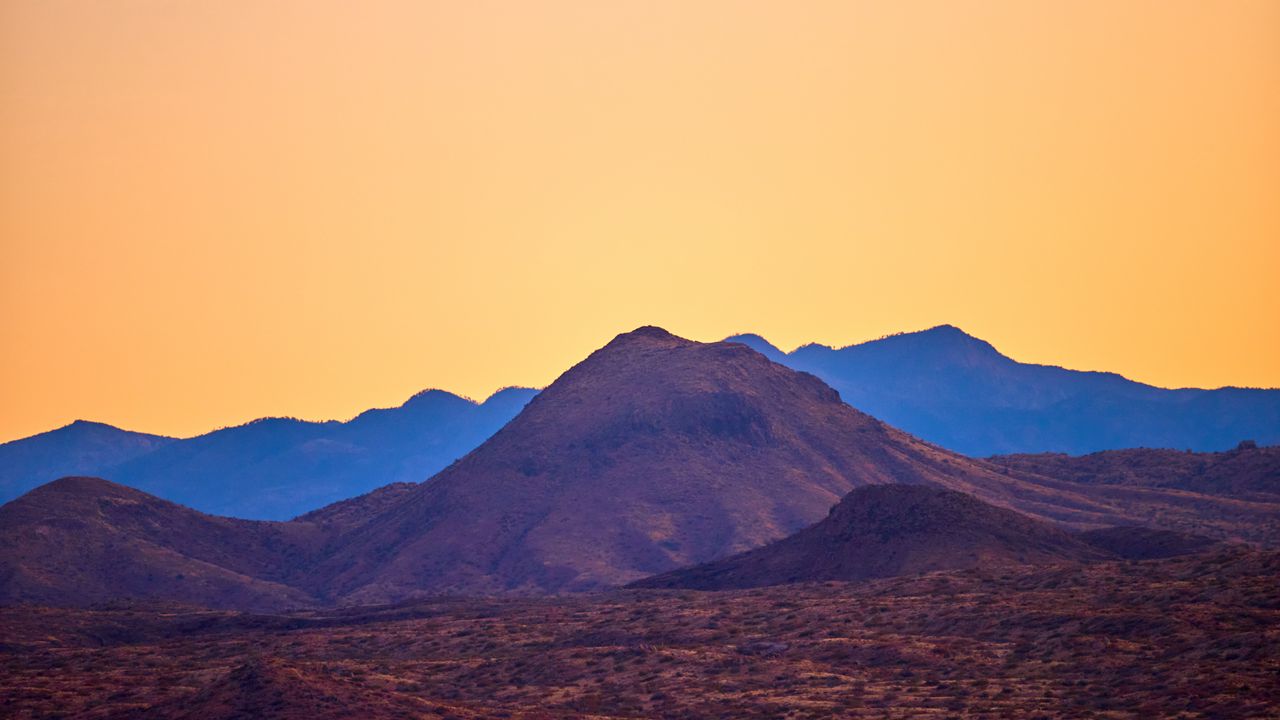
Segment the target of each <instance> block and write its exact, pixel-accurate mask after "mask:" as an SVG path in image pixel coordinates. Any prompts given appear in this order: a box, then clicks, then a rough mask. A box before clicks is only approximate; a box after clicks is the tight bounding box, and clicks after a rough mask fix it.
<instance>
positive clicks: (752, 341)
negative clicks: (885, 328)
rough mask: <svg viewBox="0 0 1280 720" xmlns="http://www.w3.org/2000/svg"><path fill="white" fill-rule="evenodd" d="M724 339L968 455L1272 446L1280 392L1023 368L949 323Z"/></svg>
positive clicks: (1278, 433)
mask: <svg viewBox="0 0 1280 720" xmlns="http://www.w3.org/2000/svg"><path fill="white" fill-rule="evenodd" d="M728 341H729V342H740V343H743V344H745V345H748V346H749V347H752V348H753V349H755V350H757V351H759V352H761V353H762V354H764V355H766V356H767V357H769V358H770V359H771V360H773V361H775V362H779V363H782V364H784V365H787V366H788V367H791V368H794V369H796V370H803V371H805V372H809V373H813V374H814V375H817V376H818V377H820V378H822V379H823V380H824V381H826V382H827V383H828V384H830V385H831V386H832V387H834V388H835V389H836V390H838V391H839V392H840V395H841V397H843V398H844V399H845V401H846V402H848V403H850V404H851V405H853V406H854V407H856V408H858V409H859V410H862V411H863V412H866V413H869V414H871V415H873V416H875V417H877V418H879V419H881V420H883V421H885V422H887V423H889V424H890V425H893V426H895V427H899V428H902V429H903V430H905V431H907V432H909V433H912V434H913V435H916V436H918V437H921V438H923V439H925V440H928V441H929V442H933V443H937V444H938V445H941V446H943V447H946V448H949V449H951V450H954V451H956V452H960V453H964V454H966V455H971V456H977V457H985V456H988V455H996V454H1007V453H1040V452H1061V453H1070V454H1077V455H1078V454H1082V453H1090V452H1095V451H1099V450H1110V449H1118V448H1131V447H1162V448H1173V449H1177V450H1183V449H1187V448H1190V449H1192V450H1200V451H1211V450H1226V449H1228V448H1231V447H1234V446H1235V445H1236V444H1237V443H1238V442H1239V441H1241V440H1244V439H1252V440H1256V441H1257V442H1258V443H1260V444H1264V445H1269V444H1276V443H1280V390H1255V389H1241V388H1221V389H1217V390H1196V389H1179V390H1166V389H1161V388H1157V387H1152V386H1150V385H1144V384H1142V383H1138V382H1134V381H1132V380H1128V379H1126V378H1124V377H1121V376H1120V375H1116V374H1114V373H1103V372H1081V371H1076V370H1066V369H1063V368H1060V367H1053V366H1048V365H1032V364H1026V363H1020V362H1017V361H1015V360H1012V359H1010V358H1008V357H1006V356H1004V355H1002V354H1000V352H999V351H997V350H996V349H995V348H994V347H992V346H991V344H990V343H987V342H985V341H983V340H979V339H977V338H975V337H972V336H970V335H967V334H966V333H964V332H963V331H961V330H960V329H958V328H955V327H952V326H950V325H942V326H939V327H935V328H932V329H930V330H924V331H921V332H914V333H905V334H902V335H893V336H890V337H886V338H882V339H880V340H874V341H871V342H867V343H862V344H860V345H851V346H849V347H845V348H840V349H835V348H830V347H826V346H823V345H817V344H811V345H805V346H802V347H800V348H797V349H796V350H795V351H793V352H790V353H784V352H782V351H780V350H778V349H777V348H776V347H774V346H773V345H771V344H769V343H768V341H766V340H765V339H764V338H762V337H760V336H759V335H736V336H733V337H731V338H728Z"/></svg>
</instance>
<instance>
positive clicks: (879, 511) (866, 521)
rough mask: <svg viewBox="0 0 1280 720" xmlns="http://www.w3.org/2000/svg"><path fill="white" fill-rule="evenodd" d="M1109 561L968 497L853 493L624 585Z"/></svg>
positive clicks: (900, 491) (891, 489)
mask: <svg viewBox="0 0 1280 720" xmlns="http://www.w3.org/2000/svg"><path fill="white" fill-rule="evenodd" d="M1115 557H1116V556H1115V555H1112V554H1110V553H1108V552H1106V551H1103V550H1099V549H1098V548H1096V547H1093V546H1090V545H1089V544H1086V543H1085V542H1084V541H1082V540H1081V539H1080V538H1078V537H1076V536H1074V535H1072V534H1070V533H1068V532H1066V531H1064V530H1062V529H1061V528H1058V527H1055V526H1053V525H1050V524H1049V523H1046V522H1043V521H1039V520H1034V519H1032V518H1029V517H1026V516H1025V515H1021V514H1019V513H1017V512H1014V511H1012V510H1006V509H1004V508H998V507H995V506H993V505H990V504H988V503H984V502H982V501H981V500H978V499H977V498H974V497H972V496H970V495H965V494H963V493H958V492H955V491H952V490H942V489H939V488H933V487H925V486H912V485H888V486H876V487H864V488H858V489H855V490H854V491H852V492H850V493H849V494H848V495H846V496H845V498H844V499H843V500H841V501H840V502H839V504H837V505H836V506H835V507H833V508H832V509H831V513H830V514H829V515H828V516H827V517H826V518H825V519H823V520H822V521H821V522H818V523H817V524H815V525H813V526H811V527H808V528H805V529H804V530H801V531H800V532H798V533H796V534H794V535H791V536H788V537H786V538H783V539H781V540H778V541H776V542H773V543H770V544H768V545H765V546H764V547H761V548H757V549H755V550H750V551H747V552H745V553H741V554H739V555H734V556H731V557H728V558H725V559H723V560H717V561H715V562H711V563H707V564H704V565H698V566H695V567H691V568H685V569H682V570H676V571H674V572H670V573H665V574H663V575H658V576H656V577H652V578H645V579H643V580H639V581H637V582H634V583H632V584H631V585H630V586H629V587H633V588H690V589H695V590H727V589H735V588H749V587H759V586H763V585H782V584H786V583H795V582H820V581H826V580H867V579H870V578H881V577H892V576H895V575H918V574H920V573H925V572H933V571H936V570H964V569H968V568H975V567H977V568H995V567H1003V566H1012V565H1046V564H1053V563H1062V562H1091V561H1098V560H1104V559H1114V558H1115Z"/></svg>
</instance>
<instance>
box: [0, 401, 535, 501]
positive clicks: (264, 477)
mask: <svg viewBox="0 0 1280 720" xmlns="http://www.w3.org/2000/svg"><path fill="white" fill-rule="evenodd" d="M535 394H536V391H535V390H530V389H527V388H507V389H505V390H501V391H499V392H497V393H495V394H494V395H493V396H491V397H490V398H489V399H488V400H485V401H484V402H483V403H476V402H472V401H471V400H467V399H465V398H461V397H458V396H457V395H453V394H451V393H447V392H444V391H441V390H428V391H425V392H422V393H419V394H417V395H415V396H413V397H412V398H410V399H409V400H407V401H406V402H405V403H404V404H403V405H401V406H399V407H396V408H388V409H376V410H368V411H366V412H363V413H361V414H360V415H358V416H356V417H355V418H353V419H351V420H348V421H346V422H335V421H330V422H308V421H304V420H296V419H292V418H264V419H261V420H255V421H253V422H251V423H247V424H245V425H240V426H236V427H230V428H223V429H221V430H216V431H214V432H210V433H206V434H204V435H200V436H197V437H193V438H188V439H181V440H179V439H174V438H166V437H159V436H154V435H143V434H139V433H132V432H128V431H125V430H120V429H118V428H114V427H111V426H109V425H103V424H101V423H87V422H83V421H81V422H75V423H72V424H71V425H68V426H66V427H63V428H60V429H58V430H54V431H51V432H47V433H43V434H41V435H36V436H34V437H30V438H26V439H24V440H18V441H15V442H10V443H5V444H4V445H0V502H5V501H8V500H10V499H12V498H14V497H17V496H18V495H21V494H22V493H24V492H26V491H27V490H30V489H32V488H34V487H36V486H38V485H40V484H41V483H45V482H48V481H50V480H53V479H55V478H58V477H63V476H68V475H91V476H96V477H103V478H109V479H111V480H112V481H114V482H118V483H120V484H122V485H127V486H129V487H132V488H137V489H139V490H144V491H146V492H148V493H151V494H153V495H158V496H160V497H163V498H165V499H167V500H171V501H173V502H176V503H179V504H181V505H186V506H188V507H192V508H195V509H198V510H200V511H202V512H206V513H211V514H216V515H228V516H232V517H239V518H248V519H258V520H287V519H289V518H292V517H296V516H297V515H301V514H303V513H305V512H308V511H310V510H314V509H316V508H319V507H322V506H324V505H328V504H330V503H334V502H337V501H339V500H344V499H347V498H351V497H354V496H357V495H361V494H363V493H367V492H369V491H370V490H373V489H375V488H377V487H380V486H383V485H387V484H390V483H395V482H420V481H422V480H425V479H426V478H428V477H431V476H432V475H434V474H435V473H437V472H439V471H440V470H442V469H443V468H444V467H446V466H447V465H448V464H449V463H451V462H453V461H454V460H456V459H458V458H459V457H461V456H463V455H465V454H466V453H467V452H468V451H469V450H471V449H472V448H474V447H475V446H477V445H479V444H480V443H481V442H482V441H484V439H485V438H487V437H489V436H490V435H492V434H493V433H494V432H495V431H497V429H498V428H500V427H502V426H503V425H505V424H506V423H507V421H508V420H510V419H511V418H513V417H515V415H516V413H518V412H520V409H521V408H522V407H524V405H525V403H527V402H528V401H529V399H530V398H532V397H533V396H534V395H535Z"/></svg>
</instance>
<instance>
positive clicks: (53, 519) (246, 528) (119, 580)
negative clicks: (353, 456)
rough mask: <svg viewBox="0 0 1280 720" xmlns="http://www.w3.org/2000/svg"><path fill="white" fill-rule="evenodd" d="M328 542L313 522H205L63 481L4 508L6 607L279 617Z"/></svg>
mask: <svg viewBox="0 0 1280 720" xmlns="http://www.w3.org/2000/svg"><path fill="white" fill-rule="evenodd" d="M321 545H322V535H321V533H320V531H319V530H318V529H317V528H316V527H315V526H313V525H311V524H308V523H267V522H254V521H247V520H232V519H229V518H220V517H212V516H209V515H203V514H201V513H198V512H196V511H194V510H190V509H188V508H185V507H182V506H180V505H175V504H173V503H170V502H166V501H164V500H161V499H159V498H156V497H152V496H150V495H147V494H146V493H142V492H139V491H137V490H133V489H130V488H126V487H123V486H121V485H116V484H114V483H110V482H106V481H104V480H98V479H95V478H63V479H61V480H58V481H56V482H52V483H48V484H47V485H44V486H42V487H40V488H37V489H36V490H33V491H31V492H29V493H27V494H26V495H24V496H22V497H21V498H19V499H17V500H14V501H13V502H10V503H8V504H6V505H4V506H0V603H4V604H12V603H46V604H54V605H90V604H93V603H101V602H106V601H110V600H116V599H119V598H143V599H163V600H169V601H177V602H186V603H192V604H196V605H203V606H207V607H219V608H240V609H251V610H281V609H286V608H291V607H304V606H307V605H310V604H312V603H313V601H312V600H311V598H310V597H309V596H308V594H307V593H306V592H304V591H302V590H298V589H296V588H293V587H289V586H288V585H286V583H287V582H288V581H289V580H291V579H292V580H295V581H296V577H295V578H291V577H290V576H291V574H292V573H293V572H294V571H296V570H298V569H300V568H303V567H305V566H306V565H307V564H308V562H310V561H311V560H312V559H313V556H314V554H315V552H316V551H318V550H319V549H320V546H321Z"/></svg>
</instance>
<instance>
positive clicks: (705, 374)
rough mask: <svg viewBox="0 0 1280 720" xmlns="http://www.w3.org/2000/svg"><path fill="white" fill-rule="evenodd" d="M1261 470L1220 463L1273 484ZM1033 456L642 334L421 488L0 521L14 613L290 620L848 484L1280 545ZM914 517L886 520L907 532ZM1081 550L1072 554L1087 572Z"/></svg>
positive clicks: (556, 563)
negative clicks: (979, 455) (1010, 459)
mask: <svg viewBox="0 0 1280 720" xmlns="http://www.w3.org/2000/svg"><path fill="white" fill-rule="evenodd" d="M353 422H354V421H353ZM172 446H173V445H172V444H170V446H167V447H172ZM1266 450H1267V449H1265V448H1256V447H1250V446H1244V447H1241V448H1239V449H1237V450H1234V451H1232V452H1233V453H1236V454H1237V455H1238V456H1247V457H1243V458H1242V457H1235V458H1234V459H1230V458H1228V459H1226V460H1224V461H1230V462H1237V463H1244V464H1246V465H1249V466H1257V467H1258V468H1263V466H1265V465H1267V464H1270V465H1271V467H1272V469H1273V470H1274V465H1275V460H1276V457H1275V455H1274V454H1272V453H1270V452H1267V451H1266ZM162 451H163V449H162ZM145 457H147V456H144V458H145ZM1193 457H1194V456H1193ZM1041 460H1043V462H1042V463H1040V464H1038V462H1039V461H1038V460H1037V458H1035V457H1029V458H1024V459H1023V460H1022V461H1021V462H1020V464H1018V465H1017V466H1014V465H1009V464H1004V465H1002V464H999V463H996V462H991V461H985V460H977V459H973V458H968V457H965V456H963V455H959V454H957V453H954V452H951V451H948V450H946V449H943V448H941V447H938V446H936V445H933V444H931V443H928V442H925V441H923V440H920V439H918V438H916V437H914V436H912V435H910V434H908V433H905V432H903V431H901V430H898V429H896V428H894V427H892V426H890V425H888V424H886V423H884V422H881V421H880V420H877V419H875V418H873V417H871V416H868V415H866V414H864V413H861V412H859V411H857V410H855V409H854V408H853V407H851V406H850V405H848V404H846V403H844V402H842V401H841V398H840V396H839V394H838V393H837V392H836V391H835V390H833V389H832V388H830V387H829V386H827V385H826V384H825V383H823V382H822V381H821V380H820V379H818V378H817V377H815V376H813V375H810V374H807V373H804V372H798V371H795V370H792V369H790V368H787V367H785V366H783V365H780V364H777V363H774V362H771V361H769V360H768V359H767V358H766V357H764V356H763V355H761V354H760V353H757V352H755V351H753V350H752V349H750V348H749V347H747V346H745V345H743V344H741V343H733V342H720V343H699V342H693V341H689V340H685V339H682V338H678V337H676V336H674V335H671V334H670V333H667V332H666V331H664V330H661V329H659V328H652V327H645V328H640V329H638V330H636V331H633V332H630V333H626V334H623V335H620V336H618V337H617V338H615V339H614V340H613V341H612V342H610V343H609V344H608V345H606V346H605V347H603V348H601V349H600V350H597V351H596V352H595V353H593V354H592V355H591V356H589V357H588V358H586V359H585V360H583V361H582V362H581V363H579V364H578V365H576V366H574V367H573V368H571V369H569V370H568V371H566V372H565V373H564V374H563V375H562V376H561V377H560V378H558V379H557V380H556V381H555V382H554V383H553V384H552V385H550V386H549V387H548V388H547V389H546V390H544V391H543V392H541V393H540V394H538V395H537V396H536V397H534V398H533V399H532V400H531V401H530V402H529V403H528V404H527V405H526V406H525V407H524V408H523V409H522V410H520V411H519V413H518V414H517V415H516V417H515V418H514V419H513V420H511V422H509V423H507V424H506V425H505V426H503V427H502V429H501V430H499V431H498V432H497V433H495V434H494V435H493V436H492V437H490V438H489V439H488V440H486V441H484V442H483V443H481V444H480V445H479V447H477V448H476V449H475V450H473V451H471V452H470V453H467V454H466V455H465V456H464V457H463V458H462V459H460V460H458V461H457V462H455V463H453V464H452V465H450V466H449V467H447V468H446V469H444V470H443V471H441V472H440V473H438V474H436V475H435V476H434V477H433V478H432V479H431V480H430V481H427V482H422V483H393V484H390V485H386V486H383V487H381V488H379V489H376V490H373V491H372V492H369V493H367V494H365V495H362V496H358V497H355V498H350V499H346V500H342V501H340V502H337V503H334V504H332V505H329V506H326V507H324V508H322V509H319V510H317V511H314V512H310V513H307V514H305V515H303V516H301V517H299V518H297V519H295V520H293V521H290V522H263V521H249V520H233V519H229V518H222V517H214V516H210V515H206V514H204V513H200V512H197V511H195V510H192V509H189V508H185V507H181V506H179V505H176V504H174V503H171V502H168V501H166V500H162V499H160V498H157V497H155V496H152V495H150V494H147V493H144V492H141V491H139V490H136V489H131V488H127V487H124V486H122V485H119V484H117V483H112V482H108V481H105V480H98V479H86V478H67V479H63V480H59V481H57V482H54V483H49V484H46V485H44V486H42V487H40V488H37V489H36V490H33V491H31V492H29V493H27V494H26V495H24V496H22V497H20V498H18V499H16V500H14V501H12V502H10V503H8V504H6V505H4V506H3V507H0V602H3V603H15V602H38V603H47V604H88V603H93V602H98V601H101V600H104V599H112V598H122V597H132V598H145V599H151V600H170V601H181V602H189V603H195V604H201V605H206V606H213V607H229V608H252V609H262V610H279V609H284V608H290V607H299V606H311V605H328V604H347V603H381V602H396V601H399V600H403V599H405V598H410V597H413V596H416V595H422V594H440V593H449V594H459V595H475V594H547V593H564V592H574V591H582V590H595V589H601V588H607V587H612V586H617V585H621V584H624V583H627V582H633V581H636V580H639V579H641V578H644V577H646V576H650V575H654V574H659V573H663V572H668V571H671V570H675V569H677V568H680V567H684V566H689V565H695V564H698V563H706V562H711V561H716V560H719V559H721V558H724V557H727V556H730V555H732V554H734V553H738V552H743V551H748V550H751V549H754V548H758V547H761V546H763V545H766V544H767V543H770V542H773V541H776V540H779V539H781V538H783V537H786V536H788V535H791V534H793V533H795V532H797V531H801V530H803V529H804V528H806V527H808V526H810V525H813V524H814V523H817V522H819V521H821V520H823V518H824V517H828V515H829V510H830V508H831V507H832V506H835V505H837V503H838V502H840V501H841V498H845V497H846V496H849V492H850V491H851V490H854V489H855V488H865V487H867V486H877V485H889V484H900V485H913V486H928V487H931V488H937V489H942V490H949V491H955V492H959V493H964V494H965V495H966V496H972V502H980V503H982V505H981V507H982V508H984V510H983V511H982V512H983V513H997V515H999V513H1016V517H1017V518H1018V520H1017V522H1018V523H1040V524H1047V523H1052V524H1053V526H1054V529H1053V530H1052V533H1057V534H1058V535H1060V534H1061V533H1062V532H1065V531H1067V530H1071V531H1082V530H1083V531H1087V530H1095V529H1100V528H1105V527H1110V526H1133V525H1145V526H1150V527H1153V528H1157V529H1161V530H1164V531H1169V532H1175V533H1189V534H1195V535H1203V536H1206V537H1208V538H1211V539H1214V540H1230V541H1248V542H1253V543H1257V544H1263V545H1276V544H1278V543H1280V533H1278V531H1277V521H1278V519H1280V502H1277V501H1275V500H1272V499H1269V496H1266V495H1258V494H1257V493H1254V492H1252V490H1251V491H1250V493H1249V494H1247V495H1246V496H1242V497H1238V496H1236V495H1234V494H1233V493H1232V489H1231V487H1229V486H1225V487H1217V486H1215V491H1214V492H1213V493H1209V492H1196V491H1193V490H1188V489H1184V488H1181V487H1160V486H1157V485H1156V484H1153V483H1143V482H1133V481H1127V482H1120V483H1113V482H1110V479H1111V476H1105V477H1102V478H1097V477H1085V476H1083V475H1081V474H1079V473H1076V474H1072V473H1063V472H1056V471H1053V468H1055V467H1056V463H1057V456H1045V457H1043V458H1041ZM1154 467H1157V468H1158V467H1159V466H1158V465H1156V466H1154ZM1273 470H1272V471H1273ZM1051 471H1053V472H1051ZM1272 471H1268V470H1266V469H1260V470H1259V471H1258V472H1259V473H1260V475H1259V476H1260V477H1270V475H1269V474H1268V473H1269V472H1272ZM1142 472H1147V471H1146V470H1143V471H1142ZM1152 472H1155V471H1152ZM1141 474H1142V473H1141V472H1139V473H1138V475H1139V476H1141ZM1124 477H1128V476H1124ZM1130 480H1132V478H1130ZM1264 484H1265V482H1264ZM864 492H865V491H864ZM849 497H852V498H855V499H854V500H849V501H848V502H850V503H854V504H855V505H857V504H860V503H861V501H860V500H858V498H864V497H865V496H864V495H859V494H854V495H852V496H849ZM908 500H910V497H909V496H907V497H906V498H905V499H904V498H903V497H896V496H894V495H892V494H891V495H889V496H887V499H885V500H883V502H881V503H880V505H881V507H883V508H885V512H888V513H893V512H907V510H903V508H904V507H905V505H906V504H908V503H907V501H908ZM966 502H969V500H966ZM895 507H896V508H898V510H894V509H893V508H895ZM985 508H992V509H991V510H986V509H985ZM940 517H942V520H940V521H938V522H942V523H944V524H945V523H951V522H952V521H951V520H948V519H947V517H949V516H946V515H945V514H944V515H942V516H940ZM999 517H1006V516H1003V515H999ZM1006 519H1007V517H1006ZM1010 522H1011V523H1012V521H1010ZM1012 524H1016V523H1012ZM1034 527H1040V525H1035V526H1034ZM1047 532H1048V531H1035V532H1028V533H1023V534H1021V535H1018V534H1015V536H1014V538H1013V541H1012V545H1011V546H1010V548H1011V549H1008V550H1007V552H1008V553H1010V554H1012V555H1013V556H1017V555H1019V554H1022V555H1026V554H1027V553H1029V552H1031V550H1033V549H1034V545H1035V543H1038V542H1040V541H1041V540H1040V539H1043V537H1045V536H1046V533H1047ZM1115 532H1116V531H1112V533H1113V536H1112V537H1111V539H1110V541H1109V543H1110V546H1109V547H1110V548H1111V549H1108V550H1105V552H1107V553H1112V554H1113V555H1125V554H1126V552H1128V551H1124V550H1123V548H1124V547H1126V546H1134V547H1135V548H1137V550H1134V551H1133V552H1132V553H1130V554H1134V555H1137V554H1140V553H1141V552H1146V551H1144V550H1142V546H1143V539H1142V538H1141V537H1136V538H1135V537H1134V536H1133V535H1132V534H1131V533H1130V534H1126V533H1125V532H1120V533H1119V534H1118V535H1116V534H1115ZM1052 533H1051V534H1052ZM1058 535H1055V537H1057V536H1058ZM940 537H946V536H945V534H943V535H940ZM1037 538H1040V539H1037ZM1076 540H1077V539H1072V540H1071V542H1067V543H1065V544H1063V545H1062V548H1063V549H1064V551H1070V552H1078V551H1079V549H1078V547H1076V545H1078V543H1077V542H1076ZM1086 544H1088V543H1086ZM1174 544H1176V543H1174ZM1073 548H1074V549H1073ZM1001 552H1006V551H1005V550H1002V551H1001ZM1090 552H1097V551H1090ZM1063 557H1071V556H1070V554H1067V555H1064V556H1063ZM915 567H916V566H915V565H910V564H908V565H905V566H903V569H904V571H911V569H912V568H915Z"/></svg>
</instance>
